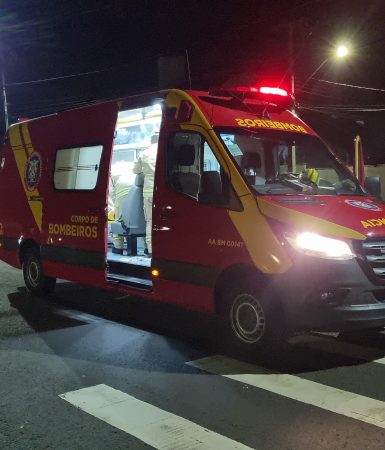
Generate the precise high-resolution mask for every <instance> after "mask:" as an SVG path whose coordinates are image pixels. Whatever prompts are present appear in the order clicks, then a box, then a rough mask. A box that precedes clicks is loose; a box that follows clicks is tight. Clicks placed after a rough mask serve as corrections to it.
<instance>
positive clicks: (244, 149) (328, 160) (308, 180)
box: [219, 129, 365, 195]
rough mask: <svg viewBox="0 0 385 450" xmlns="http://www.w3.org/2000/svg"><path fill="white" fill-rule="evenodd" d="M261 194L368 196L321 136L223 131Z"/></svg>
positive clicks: (239, 164) (229, 145)
mask: <svg viewBox="0 0 385 450" xmlns="http://www.w3.org/2000/svg"><path fill="white" fill-rule="evenodd" d="M219 135H220V137H221V139H222V141H223V142H224V144H225V145H226V147H227V149H228V151H229V152H230V153H231V154H232V156H233V158H234V160H235V161H236V163H237V164H238V167H239V170H240V171H242V173H243V174H244V176H245V178H246V180H247V181H248V183H249V184H250V185H251V186H252V188H253V189H254V190H255V191H256V192H257V193H259V194H266V195H287V194H296V195H298V194H301V193H302V194H307V195H308V194H312V195H364V194H365V192H364V191H363V189H362V188H361V186H360V185H359V184H358V183H357V181H356V179H355V178H354V177H353V175H352V174H351V173H350V171H349V170H348V169H347V168H345V167H344V166H343V165H342V164H341V163H340V162H339V161H338V160H337V159H336V158H335V156H334V155H333V154H332V153H331V152H330V151H329V150H328V148H327V147H326V146H325V145H324V143H323V142H322V141H321V140H320V139H319V138H317V137H315V136H311V135H302V134H299V133H289V132H281V131H274V132H272V131H248V130H242V131H240V130H238V129H237V130H233V129H226V130H220V131H219Z"/></svg>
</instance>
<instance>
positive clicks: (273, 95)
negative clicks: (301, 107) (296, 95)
mask: <svg viewBox="0 0 385 450" xmlns="http://www.w3.org/2000/svg"><path fill="white" fill-rule="evenodd" d="M209 94H210V95H212V96H218V97H232V98H237V99H238V100H242V101H243V102H244V101H245V100H256V101H258V103H260V104H262V105H263V106H265V107H269V105H271V106H272V107H277V108H279V109H287V108H290V107H291V106H292V104H293V97H292V95H291V94H289V93H288V92H287V91H286V90H285V89H282V88H280V87H273V86H222V87H219V88H214V89H210V91H209Z"/></svg>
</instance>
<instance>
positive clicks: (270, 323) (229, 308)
mask: <svg viewBox="0 0 385 450" xmlns="http://www.w3.org/2000/svg"><path fill="white" fill-rule="evenodd" d="M265 294H266V290H264V289H257V288H255V287H253V286H252V284H251V283H249V282H247V281H244V282H242V283H240V284H239V285H237V286H231V287H229V288H228V289H226V290H224V292H223V298H222V300H223V301H224V308H223V311H222V312H223V314H224V321H225V325H226V328H227V335H228V338H229V341H230V342H229V343H230V345H231V346H232V347H234V348H236V349H237V350H241V351H245V350H246V351H249V350H253V349H256V348H261V347H263V346H265V345H267V344H270V345H271V344H272V343H277V342H282V341H283V340H284V339H285V338H286V337H287V327H286V326H285V321H284V316H283V312H282V309H281V307H280V304H279V302H278V301H277V299H276V298H274V296H270V295H269V296H267V295H265Z"/></svg>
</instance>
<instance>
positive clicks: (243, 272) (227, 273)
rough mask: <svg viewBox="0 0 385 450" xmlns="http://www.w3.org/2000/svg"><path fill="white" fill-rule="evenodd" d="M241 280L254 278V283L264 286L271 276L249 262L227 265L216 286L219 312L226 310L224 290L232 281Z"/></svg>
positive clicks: (215, 304)
mask: <svg viewBox="0 0 385 450" xmlns="http://www.w3.org/2000/svg"><path fill="white" fill-rule="evenodd" d="M240 280H253V283H256V284H257V285H258V286H261V287H264V286H266V285H267V283H268V281H269V276H268V275H267V274H264V273H263V272H261V271H259V270H258V269H256V268H255V267H253V266H251V265H248V264H234V265H232V266H229V267H227V268H226V269H225V270H223V271H222V272H221V274H220V275H219V277H218V279H217V281H216V283H215V287H214V307H215V312H216V313H217V314H221V313H222V312H223V311H224V307H225V305H224V304H223V301H222V300H223V295H222V294H223V291H224V290H225V289H226V287H227V286H228V285H229V284H230V283H237V282H239V281H240Z"/></svg>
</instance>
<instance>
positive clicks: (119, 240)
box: [108, 152, 135, 255]
mask: <svg viewBox="0 0 385 450" xmlns="http://www.w3.org/2000/svg"><path fill="white" fill-rule="evenodd" d="M119 153H121V152H119ZM114 156H115V155H114V154H113V156H112V165H111V175H110V183H109V191H108V192H109V194H108V195H109V199H108V204H109V209H110V210H111V207H110V205H112V206H113V210H114V218H115V220H116V221H119V222H121V223H122V224H123V225H124V223H123V219H122V209H121V206H122V203H123V200H124V199H125V197H126V195H127V194H128V192H129V190H130V188H131V186H133V184H134V179H135V177H134V174H133V165H134V164H133V162H130V161H125V160H123V159H122V157H121V156H115V158H116V160H115V161H114ZM112 242H113V247H112V253H118V254H120V255H122V254H123V248H124V236H122V235H120V234H113V235H112Z"/></svg>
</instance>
